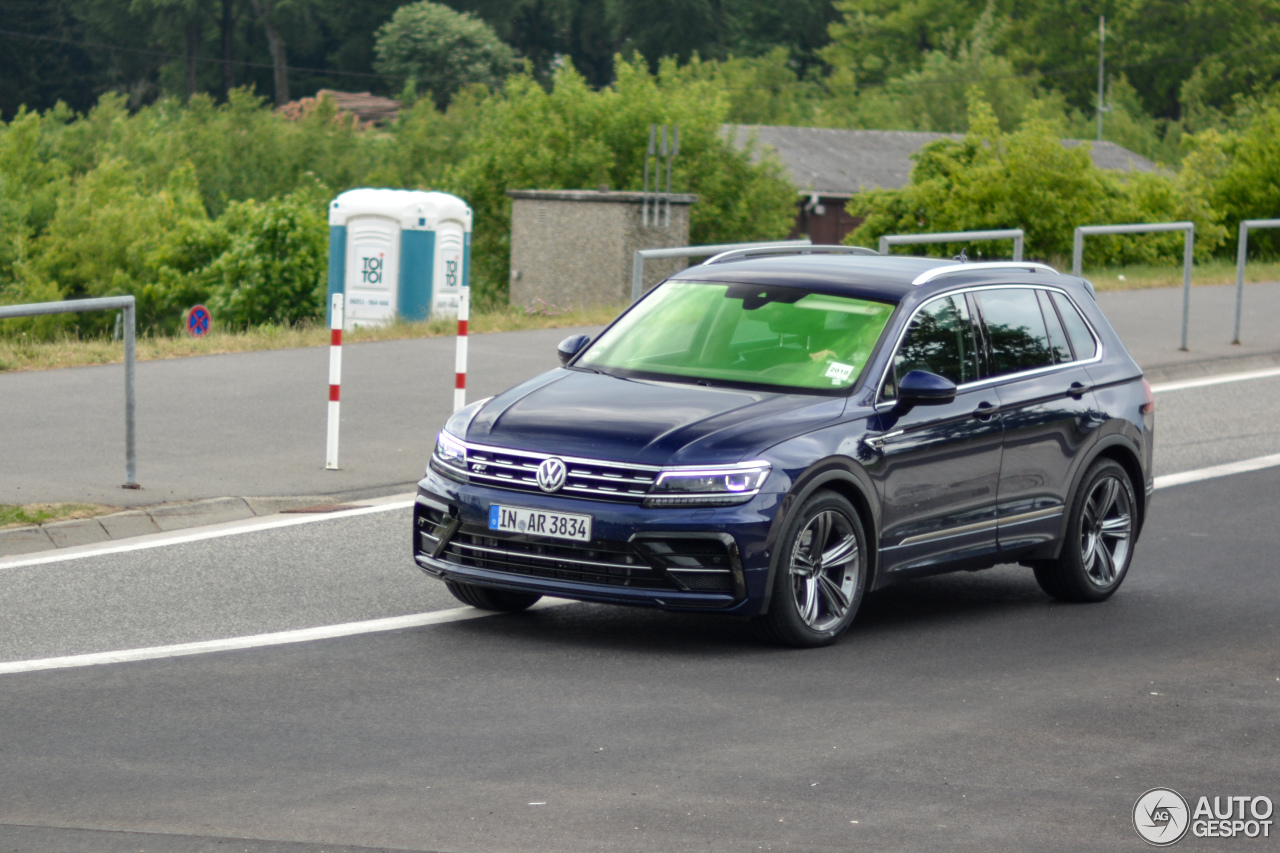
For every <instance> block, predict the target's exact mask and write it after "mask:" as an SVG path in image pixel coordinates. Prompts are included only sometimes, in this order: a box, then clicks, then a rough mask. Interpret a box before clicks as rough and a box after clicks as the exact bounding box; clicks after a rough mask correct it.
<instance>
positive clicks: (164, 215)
mask: <svg viewBox="0 0 1280 853" xmlns="http://www.w3.org/2000/svg"><path fill="white" fill-rule="evenodd" d="M223 243H224V240H223V238H222V236H221V234H220V233H219V229H218V228H217V226H216V224H215V223H213V222H211V221H210V220H209V217H208V214H207V213H206V212H205V209H204V205H203V204H202V203H201V200H200V194H199V191H198V189H197V188H196V183H195V177H194V170H193V169H192V168H191V167H190V165H185V166H183V167H180V168H178V169H176V170H174V172H173V173H172V174H171V175H170V179H169V182H168V184H167V185H166V186H165V188H164V189H162V190H160V191H158V192H151V191H149V190H148V189H147V188H146V182H145V179H144V178H143V177H142V176H141V175H140V174H139V172H138V171H137V170H136V169H134V168H133V167H131V166H130V164H128V163H126V162H124V161H122V160H118V159H114V158H112V159H107V160H104V161H102V162H101V163H100V164H99V165H97V166H96V167H94V169H93V170H92V171H90V172H89V173H88V174H86V175H85V176H83V177H82V178H80V179H79V180H78V181H75V182H74V183H73V184H72V185H71V187H70V188H69V189H68V190H67V191H66V192H65V193H64V194H63V195H62V197H61V198H60V199H59V202H58V208H57V212H56V213H55V214H54V216H53V219H52V221H51V222H50V223H49V226H48V228H47V230H46V231H45V233H44V234H42V235H41V236H40V237H39V238H38V239H36V240H35V241H34V242H33V255H34V256H35V261H34V263H33V264H32V266H33V267H34V270H35V274H36V275H38V277H39V278H40V279H43V280H45V281H47V282H50V283H52V284H53V285H54V286H55V287H56V289H57V298H62V299H78V298H84V297H97V296H118V295H122V294H132V295H133V296H134V297H136V298H137V300H138V322H139V324H140V325H141V326H143V327H144V328H148V329H155V330H163V331H172V330H174V329H176V326H177V322H178V317H179V316H180V314H181V311H182V309H183V308H184V307H185V306H187V305H190V304H191V302H192V301H195V300H197V299H199V298H201V297H202V296H203V295H204V293H205V290H204V288H203V287H202V286H201V284H200V275H201V270H202V268H203V267H204V266H205V265H207V264H208V263H209V262H210V261H211V260H212V259H213V258H214V257H217V255H218V253H219V252H220V251H221V249H222V246H223ZM188 300H190V301H188ZM184 303H185V305H184ZM113 319H114V318H112V317H110V316H109V315H106V314H87V315H84V316H81V317H80V318H79V320H78V325H79V327H80V328H81V329H82V330H83V331H87V332H93V331H100V330H102V329H104V328H109V325H110V323H111V322H112V321H113ZM67 322H71V321H70V320H68V321H67Z"/></svg>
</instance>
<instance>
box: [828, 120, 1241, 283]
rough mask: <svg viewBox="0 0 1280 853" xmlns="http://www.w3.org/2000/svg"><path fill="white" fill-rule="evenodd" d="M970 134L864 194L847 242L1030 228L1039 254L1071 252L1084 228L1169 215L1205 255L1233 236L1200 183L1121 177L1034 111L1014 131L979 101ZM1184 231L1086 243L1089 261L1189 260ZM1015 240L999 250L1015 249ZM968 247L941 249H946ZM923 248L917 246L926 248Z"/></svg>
mask: <svg viewBox="0 0 1280 853" xmlns="http://www.w3.org/2000/svg"><path fill="white" fill-rule="evenodd" d="M969 126H970V130H969V133H968V134H967V135H966V136H965V137H964V139H963V140H961V141H954V140H950V139H943V140H939V141H937V142H934V143H931V144H930V145H928V146H926V147H925V148H924V149H923V150H922V151H921V152H920V153H919V154H918V155H917V156H916V165H915V168H914V169H913V170H912V174H911V183H910V184H908V185H907V186H906V187H903V188H902V189H900V190H875V191H872V192H866V193H860V194H859V195H857V196H855V197H854V198H853V199H852V200H851V201H850V202H849V204H848V205H847V206H846V207H847V209H848V211H849V212H850V213H851V214H853V215H854V216H861V217H865V221H864V222H863V224H862V225H861V226H860V227H859V228H858V229H857V230H855V231H854V232H853V233H851V234H850V235H849V237H848V238H847V240H846V242H848V243H851V244H860V245H867V246H874V245H876V243H877V241H878V240H879V238H880V237H881V236H882V235H884V234H915V233H927V232H938V231H972V230H987V229H997V228H1022V229H1024V230H1025V231H1026V235H1027V236H1026V241H1027V252H1028V254H1029V255H1030V256H1032V257H1039V258H1051V259H1055V260H1059V261H1061V260H1062V259H1066V258H1070V256H1071V244H1072V236H1073V232H1074V229H1075V227H1076V226H1078V225H1102V224H1123V223H1130V222H1167V221H1170V220H1181V219H1190V220H1192V221H1194V222H1195V224H1196V253H1197V256H1198V257H1200V258H1202V259H1203V258H1207V257H1208V255H1209V254H1211V253H1212V252H1213V251H1214V250H1215V249H1217V248H1218V247H1219V246H1220V245H1221V244H1222V240H1223V237H1224V235H1225V233H1226V231H1225V229H1224V228H1223V227H1222V225H1221V224H1220V220H1221V214H1220V213H1218V211H1217V210H1216V209H1215V208H1213V206H1212V205H1211V204H1210V201H1209V199H1208V198H1207V197H1206V194H1205V193H1204V192H1203V190H1202V189H1201V188H1199V187H1198V186H1196V184H1195V182H1194V181H1193V180H1190V179H1189V178H1187V177H1185V176H1180V177H1178V178H1174V177H1170V176H1168V175H1166V174H1161V173H1154V174H1142V173H1134V174H1128V175H1124V174H1120V173H1116V172H1109V171H1106V170H1103V169H1099V168H1097V167H1096V166H1095V165H1094V164H1093V161H1092V159H1091V157H1090V155H1089V150H1088V147H1087V143H1086V144H1083V145H1079V146H1076V147H1073V148H1067V147H1065V146H1064V145H1063V144H1062V141H1061V137H1060V136H1059V135H1058V133H1057V128H1056V126H1055V125H1054V124H1052V123H1050V122H1048V121H1045V120H1043V119H1038V118H1032V119H1030V120H1028V121H1027V122H1026V123H1024V124H1023V125H1022V127H1021V128H1019V129H1018V130H1016V131H1013V132H1012V133H1005V132H1003V131H1001V130H1000V128H999V125H998V123H997V120H996V117H995V114H994V113H993V111H992V110H991V108H990V106H989V105H987V104H986V103H985V102H984V101H982V100H981V99H980V98H978V97H976V96H975V97H973V98H971V102H970V114H969ZM1181 241H1182V235H1181V234H1177V233H1175V234H1168V235H1150V236H1145V235H1144V236H1128V237H1112V236H1108V237H1094V238H1090V239H1089V240H1088V241H1087V242H1086V244H1085V260H1086V263H1088V264H1089V265H1099V264H1104V265H1115V264H1127V263H1161V262H1167V263H1173V262H1175V261H1176V260H1178V259H1180V258H1181V257H1182V253H1181V245H1182V243H1181ZM1007 247H1008V243H1004V244H1003V245H1001V246H999V247H993V249H994V251H993V252H992V253H993V254H996V253H999V254H1007V252H1008V248H1007ZM961 248H962V246H960V245H954V246H951V245H947V246H937V247H934V249H933V251H937V252H942V253H946V254H954V253H956V252H958V251H959V250H960V249H961ZM922 250H923V247H911V249H910V251H912V252H920V251H922Z"/></svg>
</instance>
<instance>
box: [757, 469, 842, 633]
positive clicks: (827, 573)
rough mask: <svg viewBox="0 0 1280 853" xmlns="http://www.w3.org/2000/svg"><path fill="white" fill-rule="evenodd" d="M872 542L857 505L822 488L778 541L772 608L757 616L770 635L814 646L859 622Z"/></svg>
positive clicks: (764, 630)
mask: <svg viewBox="0 0 1280 853" xmlns="http://www.w3.org/2000/svg"><path fill="white" fill-rule="evenodd" d="M866 555H867V541H866V534H865V533H864V531H863V529H862V521H861V520H860V519H859V517H858V513H857V511H856V510H854V508H853V505H852V504H851V503H849V501H848V500H846V499H845V498H844V497H843V496H841V495H838V494H836V493H834V492H826V491H823V492H818V493H817V494H815V495H814V496H813V497H812V498H810V499H809V500H808V501H806V502H805V504H804V505H803V506H802V507H801V508H800V511H799V512H798V513H796V516H795V518H794V519H792V520H791V521H790V522H789V523H788V525H787V528H786V530H785V532H784V534H783V536H782V537H781V539H780V540H779V542H778V556H777V560H778V565H777V570H776V571H775V572H774V578H773V595H772V597H771V599H770V603H769V612H768V613H766V614H764V615H763V616H760V617H759V618H758V619H757V623H756V624H757V625H758V627H759V629H760V632H761V633H762V634H763V635H764V636H765V638H766V639H768V640H771V641H772V642H775V643H779V644H781V645H784V646H794V647H797V648H813V647H816V646H826V645H830V644H831V643H834V642H835V641H836V640H837V639H838V638H839V637H840V635H841V634H843V633H844V632H845V630H846V629H847V628H848V627H849V625H850V624H851V623H852V622H853V619H854V617H855V616H856V615H857V613H858V606H859V605H860V604H861V603H862V593H863V590H864V588H865V587H866V578H867V556H866Z"/></svg>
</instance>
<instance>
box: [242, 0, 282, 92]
mask: <svg viewBox="0 0 1280 853" xmlns="http://www.w3.org/2000/svg"><path fill="white" fill-rule="evenodd" d="M250 2H252V3H253V13H254V14H255V15H257V16H258V23H260V24H262V32H263V33H264V34H265V35H266V37H267V49H268V50H270V51H271V66H272V70H273V72H274V78H275V89H276V106H280V105H281V104H285V103H288V101H289V68H288V56H287V54H286V53H285V47H284V39H283V38H281V37H280V30H279V28H277V27H276V22H275V20H274V16H275V13H276V10H277V8H278V7H279V6H280V2H279V0H250Z"/></svg>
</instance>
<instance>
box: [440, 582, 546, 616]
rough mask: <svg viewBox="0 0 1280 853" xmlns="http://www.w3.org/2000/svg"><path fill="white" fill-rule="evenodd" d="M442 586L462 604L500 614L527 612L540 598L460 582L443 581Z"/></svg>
mask: <svg viewBox="0 0 1280 853" xmlns="http://www.w3.org/2000/svg"><path fill="white" fill-rule="evenodd" d="M444 585H445V586H447V587H448V588H449V592H451V593H453V597H454V598H456V599H458V600H459V601H461V602H462V603H463V604H470V605H471V606H472V607H478V608H480V609H481V610H497V611H499V612H502V613H515V612H517V611H520V610H528V609H529V608H530V607H532V606H533V605H534V604H536V603H537V601H538V599H540V598H542V596H540V595H537V594H536V593H532V592H510V591H508V590H505V589H492V588H490V587H487V586H476V585H475V584H471V583H462V582H461V581H445V582H444Z"/></svg>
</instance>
